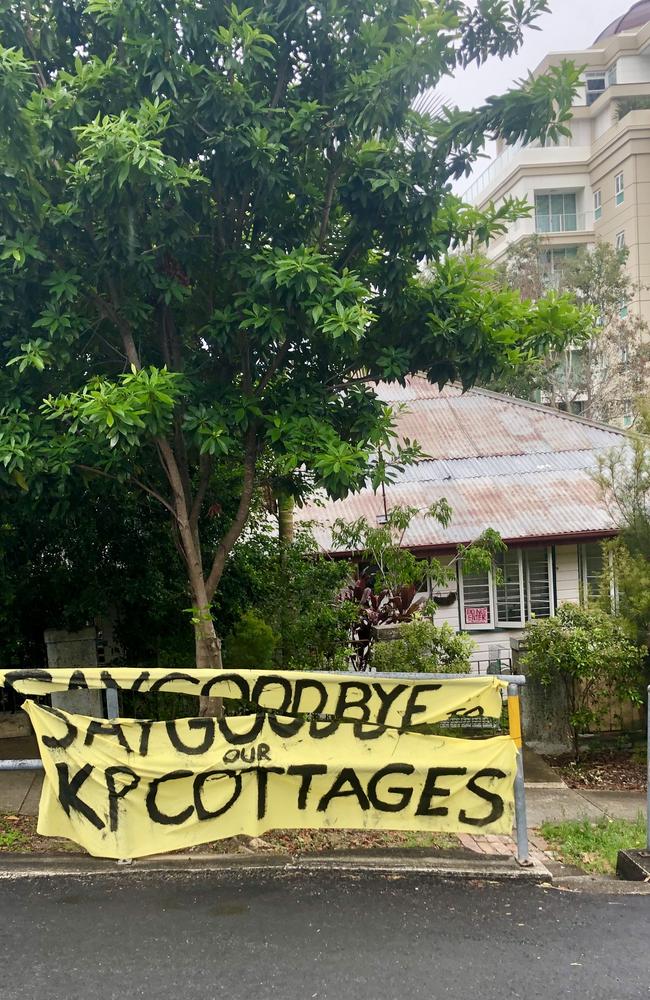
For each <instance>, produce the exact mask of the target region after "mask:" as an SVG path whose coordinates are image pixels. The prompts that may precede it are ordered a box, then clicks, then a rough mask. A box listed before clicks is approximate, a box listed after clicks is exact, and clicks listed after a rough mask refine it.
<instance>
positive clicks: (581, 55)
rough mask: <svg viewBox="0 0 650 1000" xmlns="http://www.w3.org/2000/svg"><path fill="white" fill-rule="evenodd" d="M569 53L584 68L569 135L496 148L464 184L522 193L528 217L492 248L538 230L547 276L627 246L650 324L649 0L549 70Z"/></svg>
mask: <svg viewBox="0 0 650 1000" xmlns="http://www.w3.org/2000/svg"><path fill="white" fill-rule="evenodd" d="M564 59H570V60H572V61H573V62H574V63H575V64H576V65H578V66H584V67H585V70H584V72H583V76H582V86H581V88H580V92H579V94H578V97H577V98H576V101H575V104H574V107H573V120H572V122H571V136H570V137H567V138H563V139H562V140H561V141H560V142H559V143H558V144H546V145H542V144H541V143H539V142H535V143H531V144H528V145H515V146H507V147H504V146H503V145H501V146H500V147H498V148H497V156H496V158H495V160H494V161H493V162H492V163H491V164H490V165H489V166H488V167H487V169H486V170H484V171H483V172H482V173H481V174H480V175H479V176H478V177H476V178H475V179H474V180H473V181H472V183H471V185H470V187H469V188H468V189H467V190H466V191H465V193H464V195H463V197H464V200H465V201H467V202H469V203H471V204H474V205H476V206H478V207H483V206H486V205H487V204H489V203H490V202H494V203H496V204H499V203H501V202H502V201H503V200H504V199H505V198H509V197H516V198H524V199H526V200H527V202H528V203H529V204H530V206H531V209H532V210H531V214H530V217H529V218H528V219H522V220H519V221H518V222H516V223H514V224H512V225H511V226H510V228H509V230H508V231H507V233H505V234H504V235H503V236H502V237H500V238H499V239H497V240H494V242H493V243H491V244H490V246H489V248H488V255H489V257H490V258H491V259H493V260H495V261H496V260H499V259H500V258H502V257H503V255H504V253H505V251H506V250H507V248H508V246H510V245H511V244H512V243H515V242H518V241H520V240H522V239H524V238H525V237H529V236H532V235H533V234H538V235H539V236H540V238H541V239H542V240H543V245H544V267H545V268H547V269H548V274H549V279H550V280H551V281H552V278H553V275H554V274H555V273H556V272H557V270H558V269H560V268H561V266H562V263H563V261H564V260H565V259H566V257H567V256H571V255H574V254H575V253H576V252H577V250H578V248H580V247H584V246H592V245H594V244H595V243H596V241H598V240H603V241H607V242H608V243H611V244H612V245H614V246H618V247H623V246H624V247H627V249H628V251H629V257H628V265H627V266H628V269H629V271H630V276H631V278H632V280H633V282H634V284H635V285H636V286H637V288H638V291H637V294H636V299H635V301H634V302H633V303H632V307H633V308H634V309H635V311H638V312H639V313H640V314H641V315H642V316H643V318H644V319H645V320H646V321H648V322H650V0H642V2H640V3H635V4H633V6H632V7H631V8H630V9H629V10H628V11H627V12H626V13H624V14H622V16H621V17H619V18H617V19H616V20H615V21H614V22H613V23H612V24H611V25H610V26H609V27H608V28H607V29H606V30H605V31H604V32H603V33H602V34H601V36H599V38H598V39H596V41H595V42H594V45H593V46H592V47H591V48H589V49H587V50H584V51H574V52H562V53H555V54H551V55H549V56H548V57H547V58H546V59H545V60H544V61H543V62H542V63H541V65H540V66H539V67H538V68H537V70H536V71H535V75H539V74H543V73H544V72H546V71H547V70H548V69H549V68H551V67H552V66H556V65H559V63H560V62H562V60H564Z"/></svg>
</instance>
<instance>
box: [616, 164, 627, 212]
mask: <svg viewBox="0 0 650 1000" xmlns="http://www.w3.org/2000/svg"><path fill="white" fill-rule="evenodd" d="M614 200H615V202H616V204H617V205H622V204H623V202H624V201H625V172H624V171H623V170H621V172H620V173H618V174H616V176H615V177H614Z"/></svg>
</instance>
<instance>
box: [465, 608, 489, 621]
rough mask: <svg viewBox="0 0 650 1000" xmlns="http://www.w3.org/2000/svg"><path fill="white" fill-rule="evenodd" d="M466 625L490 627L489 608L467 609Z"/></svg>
mask: <svg viewBox="0 0 650 1000" xmlns="http://www.w3.org/2000/svg"><path fill="white" fill-rule="evenodd" d="M465 624H466V625H489V624H490V612H489V608H465Z"/></svg>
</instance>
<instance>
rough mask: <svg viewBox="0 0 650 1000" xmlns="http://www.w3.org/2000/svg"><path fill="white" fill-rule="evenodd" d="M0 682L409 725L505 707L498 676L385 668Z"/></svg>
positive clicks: (51, 673)
mask: <svg viewBox="0 0 650 1000" xmlns="http://www.w3.org/2000/svg"><path fill="white" fill-rule="evenodd" d="M0 685H5V686H7V687H13V688H15V690H16V691H18V692H20V693H21V694H32V695H42V694H50V693H52V692H54V691H70V690H77V689H83V688H113V689H116V690H118V691H132V692H137V693H145V692H148V691H152V692H157V691H169V692H175V693H177V694H191V695H208V696H210V697H213V698H230V699H233V700H237V701H246V702H252V703H254V704H256V705H259V707H260V708H262V709H264V710H266V711H277V712H280V713H282V714H285V715H296V714H300V713H307V712H309V713H311V712H313V713H316V714H320V715H331V716H334V717H335V718H337V719H350V720H352V721H355V720H360V721H362V722H376V723H377V724H378V725H387V726H397V727H402V726H404V727H406V726H414V725H419V724H421V723H431V722H442V721H444V720H447V719H453V718H467V717H481V716H490V717H494V718H498V717H499V716H500V715H501V709H502V700H501V690H502V689H503V688H505V687H506V686H507V685H506V682H505V681H502V680H499V678H497V677H493V676H489V677H469V676H468V677H455V678H432V679H431V680H422V679H411V678H409V677H408V676H401V677H400V678H399V679H396V678H392V679H391V678H389V677H382V675H381V674H351V673H340V674H335V673H316V672H313V671H311V672H308V671H294V670H284V671H282V670H273V671H260V670H237V671H226V670H219V671H214V670H196V669H188V670H167V669H164V668H153V669H150V670H136V669H132V668H130V667H115V668H111V669H110V670H109V669H104V668H102V667H92V668H89V669H83V670H72V669H56V670H0Z"/></svg>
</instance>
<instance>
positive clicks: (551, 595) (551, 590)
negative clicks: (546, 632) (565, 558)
mask: <svg viewBox="0 0 650 1000" xmlns="http://www.w3.org/2000/svg"><path fill="white" fill-rule="evenodd" d="M543 547H544V546H540V548H543ZM546 565H547V573H548V615H549V618H552V617H553V615H554V614H555V610H556V608H555V587H554V580H555V577H554V575H553V546H552V545H547V546H546ZM526 592H527V595H528V601H527V607H526V611H527V614H528V617H527V619H526V620H527V621H529V622H530V621H533V612H532V608H531V602H530V565H529V563H528V560H526ZM535 620H536V619H535Z"/></svg>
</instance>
